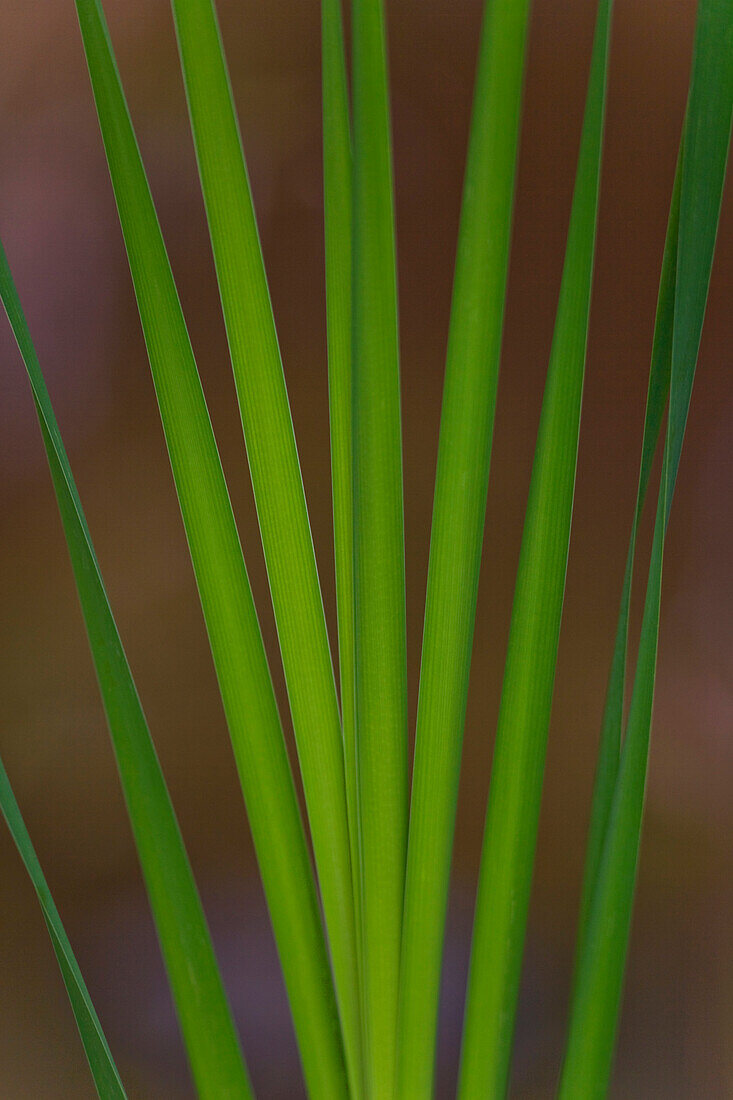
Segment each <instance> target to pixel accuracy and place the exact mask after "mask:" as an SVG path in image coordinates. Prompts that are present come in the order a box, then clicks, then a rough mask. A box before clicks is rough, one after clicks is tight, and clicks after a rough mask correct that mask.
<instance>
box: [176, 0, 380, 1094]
mask: <svg viewBox="0 0 733 1100" xmlns="http://www.w3.org/2000/svg"><path fill="white" fill-rule="evenodd" d="M172 8H173V13H174V17H175V23H176V31H177V35H178V45H179V51H180V56H181V67H182V70H183V77H184V82H185V86H186V95H187V98H188V108H189V114H190V117H191V128H192V131H193V136H194V143H195V146H196V156H197V159H198V166H199V175H200V178H201V188H202V192H203V196H204V202H205V205H206V214H207V218H208V222H209V232H210V235H211V243H212V247H213V252H214V261H215V265H216V273H217V278H218V281H219V292H220V295H221V302H222V309H223V313H224V320H225V324H226V330H227V336H228V339H229V350H230V355H231V360H232V366H233V370H234V378H235V381H236V387H237V396H238V398H239V408H240V412H241V417H242V426H243V428H244V436H245V441H246V445H247V455H248V458H249V467H250V472H251V475H252V487H253V489H254V495H255V501H256V504H257V514H258V517H259V523H260V531H261V534H262V545H263V549H264V553H265V560H266V563H267V572H268V576H269V580H270V590H271V592H272V602H273V607H274V610H275V619H276V622H277V631H278V637H279V640H280V649H281V652H282V659H283V668H284V670H285V679H286V681H287V687H288V695H289V698H290V709H291V713H292V716H293V728H294V731H295V739H296V743H297V747H298V757H299V760H300V768H301V773H302V776H303V788H304V791H305V800H306V806H307V809H308V820H309V822H310V831H311V836H312V839H313V851H314V854H315V860H316V867H317V870H318V880H319V883H320V888H321V896H322V899H323V910H324V914H325V918H326V927H327V930H328V937H329V943H330V946H331V958H332V962H333V970H334V977H335V984H336V992H337V997H338V1002H339V1008H340V1012H341V1020H342V1027H343V1033H344V1043H345V1048H346V1053H347V1064H348V1066H349V1068H350V1071H351V1077H352V1080H356V1078H357V1077H358V1075H359V1068H358V1067H359V1061H360V1054H359V995H358V982H357V952H356V922H355V914H354V901H353V884H352V874H351V853H350V846H349V827H348V814H347V807H346V787H345V776H344V752H343V744H342V734H341V721H340V716H339V707H338V699H337V695H336V685H335V682H334V676H333V668H332V664H331V652H330V649H329V642H328V635H327V632H326V621H325V618H324V613H323V604H322V600H321V591H320V587H319V582H318V572H317V568H316V559H315V554H314V550H313V541H312V538H311V531H310V525H309V522H308V510H307V507H306V501H305V494H304V491H303V481H302V478H301V473H300V465H299V462H298V452H297V448H296V443H295V435H294V432H293V424H292V419H291V415H290V406H289V403H288V395H287V389H286V386H285V377H284V375H283V368H282V363H281V359H280V351H279V348H278V341H277V334H276V331H275V322H274V319H273V315H272V308H271V305H270V296H269V291H268V287H267V278H266V275H265V268H264V264H263V260H262V253H261V250H260V243H259V238H258V234H257V223H256V220H255V212H254V207H253V204H252V195H251V192H250V187H249V181H248V179H247V170H246V166H245V160H244V155H243V152H242V144H241V141H240V135H239V131H238V126H237V120H236V115H235V110H234V104H233V100H232V93H231V88H230V84H229V78H228V74H227V69H226V62H225V60H224V53H223V49H222V45H221V40H220V35H219V28H218V25H217V19H216V13H215V10H214V5H213V3H212V0H173V2H172Z"/></svg>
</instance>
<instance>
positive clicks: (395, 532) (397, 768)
mask: <svg viewBox="0 0 733 1100" xmlns="http://www.w3.org/2000/svg"><path fill="white" fill-rule="evenodd" d="M352 20H353V113H354V171H353V203H354V205H353V314H352V325H353V344H352V354H353V358H352V372H353V373H352V387H353V463H354V501H353V507H354V594H355V632H354V633H355V646H356V650H355V653H356V657H355V660H356V664H355V668H356V730H357V774H358V782H359V814H360V819H359V826H360V845H361V853H360V854H361V875H362V881H361V904H362V950H363V972H362V981H363V994H362V1002H363V1011H364V1027H365V1043H366V1048H365V1061H366V1070H367V1086H368V1091H369V1095H370V1097H373V1098H374V1100H383V1098H384V1100H387V1098H389V1097H391V1096H393V1095H394V1082H395V1069H396V1031H397V1001H398V978H399V956H400V936H401V925H402V903H403V893H404V876H405V849H406V841H407V667H406V654H405V551H404V518H403V503H402V429H401V414H400V375H399V338H398V326H397V276H396V262H395V239H394V203H393V191H392V151H391V136H390V120H389V93H388V78H387V47H386V36H385V26H384V11H383V4H382V0H354V4H353V8H352Z"/></svg>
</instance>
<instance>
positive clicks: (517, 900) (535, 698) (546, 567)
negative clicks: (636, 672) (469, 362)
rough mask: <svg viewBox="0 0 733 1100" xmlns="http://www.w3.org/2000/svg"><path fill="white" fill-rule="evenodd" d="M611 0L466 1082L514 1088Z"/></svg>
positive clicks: (523, 583) (551, 395)
mask: <svg viewBox="0 0 733 1100" xmlns="http://www.w3.org/2000/svg"><path fill="white" fill-rule="evenodd" d="M611 11H612V4H611V2H610V0H600V3H599V5H598V14H597V19H596V32H595V39H594V44H593V55H592V60H591V69H590V78H589V84H588V95H587V98H586V108H585V119H584V122H583V133H582V138H581V144H580V153H579V157H578V168H577V174H576V180H575V193H574V196H573V206H572V212H571V216H570V226H569V230H568V242H567V249H566V253H565V266H564V270H563V277H562V284H561V288H560V298H559V302H558V309H557V317H556V321H555V332H554V336H553V342H552V351H551V353H550V363H549V367H548V373H547V382H546V385H545V395H544V400H543V404H542V414H541V419H540V426H539V432H538V437H537V447H536V451H535V459H534V466H533V469H532V480H531V484H530V490H529V500H528V503H527V513H526V517H525V525H524V534H523V537H522V548H521V553H520V559H519V566H518V570H517V581H516V588H515V593H514V607H513V610H512V621H511V627H510V632H509V644H508V650H507V660H506V669H505V673H504V686H503V691H502V698H501V705H500V708H499V719H498V725H497V732H496V744H495V748H494V761H493V767H492V775H491V786H490V790H489V803H488V809H487V815H486V826H485V832H484V844H483V851H482V855H481V867H480V872H479V885H478V896H477V900H476V914H475V919H474V930H473V945H472V952H471V964H470V971H469V983H468V995H467V1000H466V1016H465V1023H464V1037H463V1050H462V1057H461V1071H460V1080H459V1095H460V1097H461V1098H462V1100H474V1098H476V1100H478V1098H479V1097H480V1098H482V1100H483V1098H485V1097H487V1096H491V1097H494V1096H496V1097H498V1096H503V1095H504V1094H505V1093H506V1090H507V1085H508V1080H509V1071H510V1061H511V1045H512V1037H513V1031H514V1019H515V1015H516V1005H517V997H518V991H519V977H520V971H521V962H522V951H523V945H524V935H525V928H526V922H527V910H528V906H529V893H530V887H531V881H532V868H533V864H534V853H535V846H536V840H537V823H538V818H539V810H540V801H541V796H542V780H543V774H544V762H545V755H546V747H547V731H548V727H549V721H550V711H551V706H552V692H553V685H554V679H555V665H556V662H557V646H558V638H559V633H560V621H561V617H562V604H563V596H564V589H565V573H566V568H567V557H568V546H569V539H570V523H571V515H572V505H573V492H574V486H575V470H576V464H577V450H578V431H579V427H580V410H581V401H582V391H583V376H584V370H585V356H586V344H587V335H588V318H589V311H590V296H591V283H592V274H593V257H594V251H595V236H596V221H597V210H598V193H599V182H600V164H601V149H602V143H603V122H604V111H605V98H606V75H607V70H608V51H609V39H610V25H611Z"/></svg>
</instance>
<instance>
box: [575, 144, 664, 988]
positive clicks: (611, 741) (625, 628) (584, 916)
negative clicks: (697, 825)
mask: <svg viewBox="0 0 733 1100" xmlns="http://www.w3.org/2000/svg"><path fill="white" fill-rule="evenodd" d="M682 149H683V146H682V144H681V145H680V153H679V156H678V160H677V170H676V172H675V182H674V188H673V192H672V201H671V203H670V211H669V220H668V224H667V235H666V239H665V245H664V255H663V259H662V274H661V278H660V281H659V295H658V300H657V315H656V320H655V325H654V339H653V343H652V359H651V367H650V371H649V386H648V391H647V403H646V412H645V416H644V432H643V439H642V448H641V452H642V454H641V465H640V469H639V484H638V489H637V495H636V508H635V511H634V519H633V523H632V528H631V537H630V539H629V550H628V554H627V557H626V568H625V571H624V581H623V587H622V592H621V607H620V610H619V618H618V625H617V628H616V640H615V643H614V650H613V659H612V662H611V672H610V675H609V681H608V688H607V691H606V703H605V706H604V711H603V719H602V722H601V738H600V745H599V751H598V764H597V767H596V778H595V783H594V789H593V800H592V805H591V816H590V825H589V830H588V844H587V851H586V860H585V867H584V871H583V885H582V889H581V904H580V918H579V921H578V934H577V937H576V947H575V956H576V968H577V960H579V959H580V957H581V956H582V954H583V944H584V939H585V931H586V927H587V921H588V911H589V909H590V904H591V900H592V896H593V891H594V889H595V883H596V879H597V875H598V866H599V863H600V859H601V853H602V850H603V842H604V838H605V834H606V826H607V824H608V817H609V814H610V810H611V805H612V802H613V795H614V790H615V787H616V779H617V776H618V768H619V761H620V757H621V734H622V726H623V711H624V695H625V687H626V661H627V652H628V633H629V614H630V611H631V585H632V578H633V566H634V554H635V550H636V537H637V532H638V528H639V522H640V520H641V513H642V509H643V507H644V501H645V498H646V493H647V489H648V486H649V478H650V475H651V469H652V462H653V460H654V454H655V452H656V449H657V443H658V441H659V436H660V433H661V428H662V421H663V419H664V412H665V408H666V404H667V397H668V394H669V385H670V374H671V364H672V331H673V321H674V300H675V293H674V290H675V278H676V271H677V238H678V233H679V215H680V191H681V182H682Z"/></svg>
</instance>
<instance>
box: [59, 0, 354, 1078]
mask: <svg viewBox="0 0 733 1100" xmlns="http://www.w3.org/2000/svg"><path fill="white" fill-rule="evenodd" d="M76 6H77V12H78V15H79V22H80V26H81V31H82V38H83V41H84V48H85V52H86V55H87V63H88V66H89V72H90V76H91V79H92V87H93V90H94V96H95V100H96V104H97V113H98V115H99V121H100V126H101V130H102V137H103V140H104V145H105V150H106V153H107V161H108V164H109V169H110V175H111V178H112V185H113V189H114V192H115V198H116V201H117V207H118V212H119V215H120V222H121V225H122V231H123V236H124V238H125V245H126V248H127V254H128V259H129V262H130V270H131V273H132V279H133V283H134V286H135V293H136V296H137V301H138V307H139V310H140V317H141V321H142V326H143V331H144V335H145V341H146V345H147V349H148V357H149V359H150V366H151V370H152V374H153V381H154V384H155V389H156V394H157V397H158V404H159V407H160V413H161V419H162V422H163V428H164V431H165V436H166V443H167V446H168V453H169V456H170V460H171V467H172V470H173V475H174V479H175V483H176V489H177V492H178V497H179V501H180V504H181V512H182V515H183V521H184V526H185V529H186V535H187V538H188V544H189V549H190V551H191V559H192V562H193V567H194V572H195V574H196V581H197V584H198V588H199V594H200V597H201V605H202V608H203V612H204V618H205V620H206V626H207V629H208V634H209V641H210V645H211V651H212V655H213V658H214V664H215V667H216V672H217V676H218V680H219V686H220V690H221V695H222V701H223V704H224V710H225V713H226V717H227V722H228V725H229V731H230V734H231V738H232V744H233V746H234V752H235V757H236V760H237V766H238V770H239V777H240V781H241V784H242V789H243V791H244V797H245V802H246V805H247V811H248V816H249V822H250V827H251V829H252V836H253V840H254V843H255V848H256V851H257V857H258V861H259V866H260V872H261V875H262V880H263V885H264V888H265V893H266V895H267V901H268V905H269V909H270V916H271V919H272V923H273V927H274V931H275V938H276V941H277V945H278V950H279V954H280V961H281V964H282V968H283V972H284V975H285V981H286V985H287V989H288V997H289V1001H290V1007H291V1010H292V1014H293V1020H294V1023H295V1029H296V1034H297V1037H298V1043H299V1047H300V1054H301V1059H302V1062H303V1067H304V1071H305V1076H306V1081H307V1084H308V1087H309V1089H310V1090H311V1091H312V1092H313V1093H314V1094H315V1095H318V1096H319V1097H320V1096H342V1095H344V1094H345V1092H346V1078H345V1068H344V1061H343V1049H342V1045H341V1037H340V1029H339V1026H338V1017H337V1011H336V1004H335V997H334V992H333V984H332V978H331V973H330V968H329V963H328V956H327V953H326V949H325V943H324V939H323V932H322V927H321V922H320V914H319V912H318V904H317V899H316V894H315V887H314V883H313V876H312V870H311V866H310V859H309V856H308V851H307V847H306V843H305V837H304V834H303V828H302V822H301V819H300V813H299V810H298V805H297V800H296V797H295V791H294V787H293V781H292V775H291V772H290V766H289V762H288V758H287V752H286V749H285V744H284V741H283V736H282V730H281V726H280V719H279V715H278V712H277V706H276V702H275V697H274V693H273V689H272V683H271V680H270V675H269V669H268V667H267V661H266V657H265V652H264V648H263V645H262V637H261V634H260V630H259V624H258V622H257V615H256V612H255V609H254V604H253V602H252V593H251V591H250V586H249V581H248V578H247V572H246V569H245V565H244V560H243V558H242V551H241V547H240V543H239V536H238V534H237V529H236V525H235V522H234V517H233V514H232V509H231V504H230V501H229V495H228V492H227V488H226V483H225V481H224V475H223V473H222V469H221V463H220V461H219V455H218V452H217V449H216V443H215V440H214V435H213V431H212V428H211V422H210V420H209V415H208V410H207V408H206V402H205V400H204V395H203V391H202V389H201V382H200V380H199V376H198V372H197V369H196V363H195V360H194V357H193V352H192V350H191V344H190V341H189V338H188V333H187V330H186V325H185V321H184V319H183V314H182V312H181V307H180V303H179V300H178V295H177V292H176V287H175V283H174V281H173V276H172V273H171V269H170V264H169V262H168V257H167V254H166V251H165V245H164V243H163V238H162V236H161V232H160V227H159V225H158V220H157V216H156V213H155V208H154V206H153V201H152V197H151V195H150V190H149V188H148V184H147V180H146V178H145V172H144V169H143V166H142V161H141V159H140V153H139V150H138V147H137V142H136V140H135V135H134V132H133V129H132V124H131V121H130V117H129V113H128V110H127V104H126V102H125V99H124V94H123V91H122V86H121V84H120V80H119V75H118V73H117V69H116V66H115V62H114V55H113V52H112V46H111V43H110V40H109V34H108V31H107V27H106V23H105V21H104V16H103V13H102V9H101V6H100V4H99V2H98V0H76ZM349 896H351V893H350V880H349Z"/></svg>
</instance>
